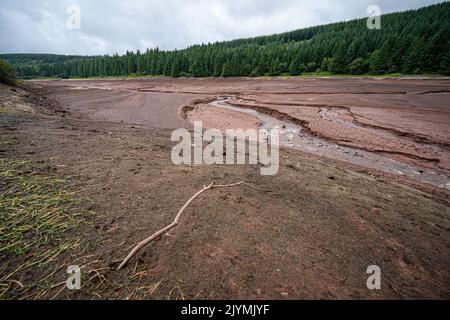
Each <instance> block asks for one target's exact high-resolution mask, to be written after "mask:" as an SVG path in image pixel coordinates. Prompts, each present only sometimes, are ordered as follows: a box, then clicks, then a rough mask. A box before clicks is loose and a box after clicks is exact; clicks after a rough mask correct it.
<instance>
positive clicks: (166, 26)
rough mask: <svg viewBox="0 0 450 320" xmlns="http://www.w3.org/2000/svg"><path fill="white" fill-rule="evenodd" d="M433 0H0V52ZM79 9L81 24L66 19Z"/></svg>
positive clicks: (151, 41)
mask: <svg viewBox="0 0 450 320" xmlns="http://www.w3.org/2000/svg"><path fill="white" fill-rule="evenodd" d="M438 2H441V1H433V0H409V1H404V0H385V1H384V0H346V1H343V0H342V1H332V0H302V1H300V0H223V1H219V0H150V1H148V0H147V1H146V0H127V1H123V0H109V1H107V0H93V1H92V0H91V1H90V0H0V39H1V40H0V52H2V53H6V52H9V53H10V52H34V53H36V52H44V53H64V54H106V53H115V52H118V53H124V52H125V51H126V50H136V49H140V50H145V49H146V48H147V47H156V46H158V47H160V48H162V49H174V48H178V49H181V48H185V47H187V46H189V45H192V44H197V43H205V42H214V41H223V40H231V39H235V38H242V37H250V36H256V35H264V34H273V33H279V32H284V31H290V30H294V29H298V28H302V27H307V26H312V25H318V24H323V23H330V22H335V21H342V20H350V19H353V18H359V17H364V16H366V15H367V14H366V9H367V7H368V6H369V5H371V4H376V5H379V6H380V7H381V9H382V12H383V13H388V12H393V11H400V10H407V9H412V8H418V7H421V6H426V5H430V4H432V3H438ZM72 4H77V5H79V6H80V8H81V29H80V30H70V29H68V28H67V26H66V20H67V18H68V15H67V13H66V10H67V7H68V6H70V5H72Z"/></svg>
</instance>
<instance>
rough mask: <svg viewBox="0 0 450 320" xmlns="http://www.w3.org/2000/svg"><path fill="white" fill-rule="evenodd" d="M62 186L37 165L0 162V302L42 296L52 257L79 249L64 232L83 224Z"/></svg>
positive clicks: (74, 197) (47, 287)
mask: <svg viewBox="0 0 450 320" xmlns="http://www.w3.org/2000/svg"><path fill="white" fill-rule="evenodd" d="M2 144H5V142H3V143H2ZM1 147H2V148H4V147H5V146H1ZM6 147H7V146H6ZM66 186H67V180H66V179H64V178H60V177H54V176H52V175H51V174H49V173H46V172H45V170H44V168H42V166H41V165H37V164H34V163H32V162H30V161H25V160H19V159H10V158H8V159H5V158H1V159H0V212H1V215H0V299H10V298H19V297H20V298H23V297H26V296H27V294H28V293H29V292H33V293H35V294H36V296H34V298H39V295H43V294H45V293H46V292H47V290H50V289H51V284H50V282H49V281H50V280H51V275H52V274H51V273H52V272H54V269H55V267H56V266H57V259H58V257H59V256H60V255H62V254H63V253H65V252H67V251H69V250H71V249H75V248H76V247H77V246H79V245H80V239H79V238H77V237H73V236H70V233H69V231H70V230H72V229H75V228H77V227H80V226H82V225H83V224H84V223H85V221H84V218H83V216H84V214H85V212H80V211H78V210H77V195H76V193H74V192H73V191H70V190H68V189H67V188H66ZM73 234H74V233H73ZM31 298H33V297H31Z"/></svg>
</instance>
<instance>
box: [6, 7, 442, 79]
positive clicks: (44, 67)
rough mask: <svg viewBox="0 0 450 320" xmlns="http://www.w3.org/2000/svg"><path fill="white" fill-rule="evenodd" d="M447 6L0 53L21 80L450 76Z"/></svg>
mask: <svg viewBox="0 0 450 320" xmlns="http://www.w3.org/2000/svg"><path fill="white" fill-rule="evenodd" d="M449 39H450V2H444V3H441V4H438V5H433V6H429V7H426V8H422V9H419V10H412V11H407V12H402V13H394V14H388V15H384V16H382V18H381V29H380V30H377V29H374V30H370V29H368V28H367V19H359V20H353V21H349V22H342V23H334V24H329V25H324V26H317V27H311V28H306V29H300V30H296V31H292V32H287V33H283V34H278V35H272V36H263V37H256V38H250V39H240V40H234V41H228V42H221V43H214V44H203V45H196V46H192V47H189V48H187V49H184V50H175V51H162V50H159V49H157V48H156V49H148V50H147V51H146V52H140V51H137V52H127V54H126V55H122V56H119V55H117V54H116V55H113V56H110V55H107V56H95V57H81V56H60V55H35V54H28V55H27V54H26V55H23V54H11V55H0V58H1V59H5V60H7V61H8V62H9V63H11V64H13V65H14V66H15V67H16V69H17V73H18V74H19V76H21V77H23V78H32V77H62V78H69V77H98V76H127V75H166V76H173V77H179V76H195V77H211V76H213V77H220V76H222V77H228V76H262V75H280V74H289V75H299V74H302V73H305V72H316V71H329V72H331V73H336V74H365V73H370V74H385V73H396V72H402V73H407V74H423V73H436V74H447V75H448V74H450V41H449Z"/></svg>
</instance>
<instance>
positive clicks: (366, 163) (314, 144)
mask: <svg viewBox="0 0 450 320" xmlns="http://www.w3.org/2000/svg"><path fill="white" fill-rule="evenodd" d="M232 99H233V98H232V97H226V98H221V99H219V100H216V101H213V102H211V103H210V104H209V105H210V106H212V107H216V108H223V109H228V110H233V111H238V112H242V113H245V114H249V115H252V116H255V117H257V118H258V119H259V121H260V126H261V128H263V129H268V130H270V129H279V130H280V146H282V147H288V148H292V149H296V150H300V151H303V152H307V153H312V154H315V155H319V156H324V157H327V158H331V159H335V160H341V161H345V162H348V163H351V164H355V165H359V166H363V167H367V168H373V169H376V170H379V171H382V172H386V173H391V174H395V175H402V176H407V177H408V178H411V179H413V180H418V181H421V182H424V183H427V184H431V185H433V186H436V187H440V188H447V189H449V190H450V181H449V179H448V177H446V176H443V175H440V174H437V173H436V172H434V171H432V170H429V169H425V168H419V167H415V166H411V165H408V164H405V163H401V162H399V161H396V160H394V159H392V158H390V157H388V156H385V155H382V154H377V153H372V152H368V151H365V150H360V149H356V148H350V147H346V146H341V145H339V144H336V143H333V142H330V141H327V140H325V139H320V138H317V137H314V136H313V135H310V134H309V133H307V132H305V131H304V130H303V128H302V127H301V126H299V125H296V124H293V123H290V122H286V121H282V120H278V119H276V118H274V117H271V116H269V115H266V114H264V113H260V112H258V111H256V110H253V109H249V108H244V107H235V106H231V105H229V104H228V103H227V101H230V100H232ZM329 113H330V110H328V108H322V109H321V110H320V115H321V116H322V117H323V118H325V119H327V120H328V119H330V121H333V120H335V119H334V118H333V117H332V116H331V115H330V114H329ZM340 121H343V120H340ZM345 122H346V123H345V125H349V124H351V123H350V122H347V121H345ZM352 125H354V124H352Z"/></svg>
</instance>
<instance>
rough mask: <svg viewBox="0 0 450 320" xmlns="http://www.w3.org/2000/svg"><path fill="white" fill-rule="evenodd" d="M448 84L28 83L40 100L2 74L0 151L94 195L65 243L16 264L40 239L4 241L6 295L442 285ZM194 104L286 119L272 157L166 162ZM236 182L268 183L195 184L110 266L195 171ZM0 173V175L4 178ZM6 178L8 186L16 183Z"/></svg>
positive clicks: (303, 294)
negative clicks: (264, 165)
mask: <svg viewBox="0 0 450 320" xmlns="http://www.w3.org/2000/svg"><path fill="white" fill-rule="evenodd" d="M449 84H450V82H449V80H446V79H433V80H430V79H220V80H219V79H177V80H174V79H165V78H161V79H159V78H158V79H143V80H126V81H125V80H123V81H120V80H102V81H99V80H95V81H45V82H44V81H42V82H34V83H33V84H32V86H33V87H40V89H38V92H40V95H43V96H46V97H49V99H48V100H47V99H41V98H40V97H39V96H36V95H35V94H30V93H28V92H27V91H26V90H22V89H20V90H15V91H13V90H11V89H10V88H7V87H4V86H2V87H0V89H1V91H0V93H1V103H2V106H1V108H2V109H0V110H1V112H0V133H1V137H2V146H1V148H0V156H1V157H2V159H3V158H4V159H13V158H14V159H15V158H20V159H27V160H29V161H38V162H40V163H42V164H43V165H44V167H45V168H46V172H47V171H48V172H52V174H56V175H58V176H67V177H70V181H71V183H70V188H71V189H73V190H75V191H78V192H79V193H80V196H81V197H85V198H86V199H91V201H92V203H93V204H92V205H86V204H80V209H86V207H87V209H88V210H89V211H91V212H95V217H94V218H89V217H85V219H86V220H88V221H90V224H89V225H88V226H85V227H83V228H78V229H75V230H73V231H71V233H69V234H68V235H66V237H69V239H74V237H75V236H76V238H77V239H78V238H79V242H77V246H76V247H74V248H72V249H70V251H67V252H63V253H61V254H60V255H58V256H56V257H54V258H53V259H52V260H51V261H49V262H48V263H46V264H45V265H42V266H40V267H39V268H34V269H26V270H23V271H20V270H19V271H20V272H16V270H17V269H18V266H20V264H19V262H20V261H21V259H22V260H24V261H26V260H27V259H28V260H29V259H31V258H32V257H33V255H34V254H35V253H33V252H29V253H22V256H20V255H17V253H11V252H8V251H2V250H0V262H1V266H2V267H1V268H0V280H2V279H6V280H5V281H4V282H1V283H0V284H1V285H3V283H5V286H7V290H6V291H5V293H2V292H0V294H3V296H2V297H5V296H6V297H19V298H23V297H26V298H40V299H51V298H68V297H71V298H89V299H90V298H130V299H167V298H168V299H186V298H191V299H192V298H196V299H211V298H212V299H214V298H216V299H219V298H222V299H239V298H256V299H266V298H272V299H302V298H369V299H377V298H449V297H450V288H449V283H450V270H449V267H448V266H449V265H450V238H449V231H450V220H449V214H450V207H449V202H448V199H449V198H448V197H449V189H448V185H447V183H448V179H449V172H448V169H449V167H448V152H449V145H448V141H449V139H448V137H449V134H450V133H449V132H450V129H449V126H450V120H449V113H450V110H449V106H448V98H447V97H448V94H449V93H448V90H449ZM34 90H36V89H34ZM53 99H54V100H53ZM61 108H62V109H61ZM45 109H46V110H47V111H49V112H46V113H45V114H42V113H41V112H40V111H41V110H45ZM31 110H37V111H35V112H30V111H31ZM194 120H203V122H204V124H205V126H206V127H217V128H219V129H226V128H233V127H243V128H254V127H259V126H266V127H267V126H268V127H270V126H279V127H280V128H281V129H282V130H284V136H282V139H281V141H282V144H283V146H284V147H285V148H284V149H282V150H281V166H280V172H279V173H278V175H276V176H273V177H262V176H260V174H259V173H260V170H259V169H260V168H259V166H257V165H256V166H238V165H233V166H206V165H200V166H175V165H173V164H172V162H171V159H170V152H171V149H172V146H173V145H174V144H173V143H172V142H170V134H171V132H172V129H173V128H179V127H186V128H191V127H192V122H193V121H194ZM10 141H11V147H7V145H8V146H9V145H10V143H9V142H10ZM3 142H5V143H3ZM6 142H8V143H6ZM380 164H381V165H380ZM34 170H37V169H33V170H31V174H34V173H35V171H34ZM396 171H400V172H396ZM241 180H245V181H247V182H249V183H251V184H253V185H256V186H258V187H260V188H263V189H268V190H271V192H268V193H266V192H260V191H258V190H253V189H248V188H236V189H233V188H232V189H218V190H215V191H211V192H210V193H205V194H203V195H202V196H201V197H199V198H198V199H196V200H195V201H194V202H193V204H192V205H191V206H190V207H189V208H188V209H187V210H186V212H185V213H184V215H183V218H182V219H181V222H180V225H178V226H177V227H176V228H175V229H173V230H172V231H170V232H169V233H168V234H167V235H164V236H163V237H161V238H160V239H159V240H157V241H156V242H154V243H152V244H150V245H149V246H148V247H146V248H145V249H143V251H142V252H140V253H139V254H138V255H137V256H136V257H134V258H133V259H132V260H131V261H130V263H129V265H128V266H127V267H126V268H125V269H123V270H121V271H116V268H117V266H118V264H119V263H120V261H121V260H122V259H123V258H124V257H125V256H126V255H127V254H128V252H129V250H130V248H131V247H133V245H134V244H136V243H137V242H139V241H141V240H143V239H144V238H146V237H148V236H149V235H151V234H152V233H154V232H155V231H157V230H159V229H161V228H162V227H164V226H165V225H167V224H168V223H170V222H171V221H172V220H173V218H174V216H175V215H176V213H177V212H178V210H179V209H180V208H181V207H182V206H183V204H184V203H185V202H186V201H187V200H188V199H189V198H190V197H191V196H192V195H194V194H195V193H196V192H198V191H199V190H200V189H201V188H202V187H203V185H205V184H209V183H211V182H216V183H218V184H226V183H234V182H237V181H241ZM0 182H2V184H0V188H4V187H3V186H7V183H8V181H5V183H3V180H2V181H0ZM411 187H413V188H411ZM5 188H6V187H5ZM1 191H2V193H3V194H6V195H9V193H11V192H10V191H11V189H10V186H9V185H8V190H3V189H2V190H1ZM5 192H6V193H5ZM8 192H9V193H8ZM80 212H81V211H80ZM90 226H91V227H90ZM61 239H65V238H64V237H61ZM74 261H75V262H74ZM74 263H76V264H82V265H85V266H86V268H85V271H84V272H86V273H87V275H88V276H86V278H87V279H89V280H88V282H87V283H86V284H85V285H84V287H83V289H82V290H80V291H78V292H69V291H67V290H64V288H63V287H61V286H58V284H60V283H61V282H64V281H65V279H66V277H67V274H66V273H65V268H64V267H67V266H69V265H72V264H74ZM373 264H376V265H378V266H380V267H381V270H382V289H381V290H375V291H371V290H368V289H367V287H366V280H367V277H368V275H367V274H366V269H367V267H368V266H369V265H373ZM8 277H9V278H8ZM34 279H38V280H39V281H37V284H36V283H34V282H33V281H34ZM13 280H14V281H17V282H14V281H13ZM41 280H42V281H41ZM18 282H20V283H21V284H22V285H23V286H24V288H22V287H20V286H19V285H18ZM0 289H1V290H3V287H0Z"/></svg>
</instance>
